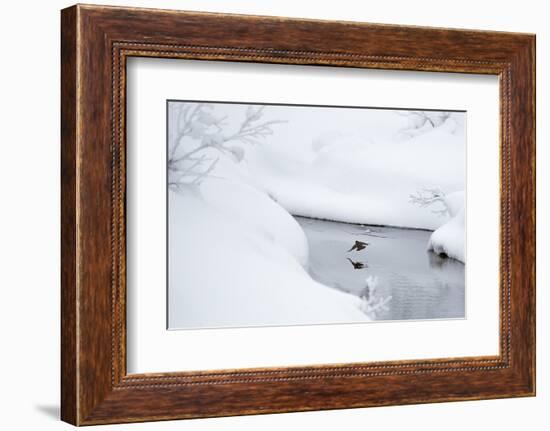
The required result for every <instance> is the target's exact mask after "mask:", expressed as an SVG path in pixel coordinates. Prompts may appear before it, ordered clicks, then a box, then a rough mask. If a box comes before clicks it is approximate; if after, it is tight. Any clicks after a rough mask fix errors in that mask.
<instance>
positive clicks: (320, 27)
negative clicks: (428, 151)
mask: <svg viewBox="0 0 550 431" xmlns="http://www.w3.org/2000/svg"><path fill="white" fill-rule="evenodd" d="M61 39H62V41H61V46H62V94H61V98H62V103H61V105H62V154H61V159H62V340H63V341H62V347H61V348H62V419H63V420H65V421H67V422H69V423H72V424H75V425H88V424H100V423H112V422H137V421H144V420H162V419H175V418H190V417H208V416H222V415H238V414H257V413H272V412H286V411H306V410H317V409H335V408H351V407H366V406H378V405H390V404H411V403H423V402H441V401H448V400H470V399H481V398H502V397H510V396H528V395H534V393H535V136H534V122H535V108H534V98H535V77H534V70H535V37H534V36H533V35H526V34H512V33H499V32H481V31H469V30H468V31H467V30H449V29H433V28H422V27H403V26H389V25H375V24H362V23H351V22H332V21H313V20H297V19H286V18H276V17H252V16H242V15H220V14H205V13H190V12H177V11H163V10H148V9H132V8H117V7H102V6H80V5H79V6H74V7H71V8H68V9H65V10H63V11H62V32H61ZM130 56H146V57H165V58H180V59H200V60H205V61H208V60H221V61H244V62H263V63H284V64H302V65H312V66H315V65H331V66H338V67H359V68H378V69H401V70H425V71H444V72H462V73H484V74H495V75H498V76H499V77H500V105H501V143H500V145H501V219H500V227H501V244H500V245H501V264H500V273H501V281H500V292H501V293H500V299H501V301H500V316H501V327H500V337H501V342H500V354H499V355H498V356H496V357H482V358H479V357H467V358H442V359H432V360H422V361H401V362H381V363H361V364H330V365H326V366H304V367H292V368H267V369H246V370H223V371H209V370H204V371H202V372H181V373H156V374H140V375H127V374H126V366H125V364H126V349H125V334H126V326H125V325H126V320H125V307H126V303H125V298H126V266H125V265H126V260H125V247H126V245H125V216H126V215H125V193H126V183H125V182H126V174H125V154H126V139H125V130H126V111H125V100H126V69H125V68H126V59H127V58H128V57H130Z"/></svg>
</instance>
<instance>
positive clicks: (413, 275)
mask: <svg viewBox="0 0 550 431" xmlns="http://www.w3.org/2000/svg"><path fill="white" fill-rule="evenodd" d="M296 219H297V221H298V222H299V223H300V225H301V226H302V228H303V229H304V231H305V233H306V235H307V238H308V241H309V247H310V258H309V268H308V270H309V272H310V274H311V276H312V277H313V278H314V279H316V280H317V281H319V282H320V283H323V284H325V285H327V286H330V287H333V288H336V289H339V290H342V291H345V292H348V293H351V294H353V295H356V296H358V297H359V298H361V300H362V302H361V303H362V305H361V308H362V311H363V312H364V313H365V314H367V315H368V316H369V317H370V318H372V319H373V320H407V319H448V318H463V317H465V282H464V280H465V277H464V265H463V264H462V263H461V262H458V261H456V260H453V259H448V258H442V257H439V256H437V255H435V254H434V253H432V252H429V251H427V250H426V245H427V243H428V239H429V237H430V234H431V232H430V231H424V230H413V229H401V228H390V227H373V226H366V225H353V224H346V223H338V222H331V221H324V220H315V219H308V218H304V217H296ZM367 238H368V239H367Z"/></svg>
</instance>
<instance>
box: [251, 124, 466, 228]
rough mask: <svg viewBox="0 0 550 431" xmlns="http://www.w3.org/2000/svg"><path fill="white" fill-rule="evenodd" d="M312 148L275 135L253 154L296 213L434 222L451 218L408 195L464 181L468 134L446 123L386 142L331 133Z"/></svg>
mask: <svg viewBox="0 0 550 431" xmlns="http://www.w3.org/2000/svg"><path fill="white" fill-rule="evenodd" d="M295 146H296V147H300V146H305V145H303V144H302V143H296V145H295ZM309 148H310V151H309V152H304V150H301V151H297V152H293V151H280V150H279V149H278V148H277V146H276V145H275V144H271V143H269V144H266V145H265V146H261V147H260V146H258V147H255V148H253V150H254V152H255V153H254V154H252V155H251V156H250V158H249V162H248V169H249V170H250V173H251V176H252V177H254V178H255V180H256V181H257V182H258V183H259V184H260V185H261V187H263V188H264V189H265V190H266V191H267V192H268V193H269V194H270V195H272V196H273V197H274V198H275V199H276V200H277V201H278V202H279V203H280V204H281V205H282V206H283V207H285V208H286V209H287V210H288V211H289V212H290V213H292V214H296V215H302V216H306V217H316V218H322V219H328V220H336V221H345V222H352V223H363V224H374V225H386V226H396V227H408V228H420V229H430V230H434V229H437V228H438V227H440V226H441V225H442V224H443V223H444V222H445V221H446V220H445V219H442V218H441V217H439V216H438V215H436V214H434V213H433V212H432V211H430V210H426V209H425V208H420V207H418V206H415V205H411V203H410V202H409V195H410V194H413V193H415V192H416V191H417V190H419V189H422V188H425V187H438V188H441V189H442V190H444V191H445V192H446V193H449V192H454V191H458V190H462V189H464V175H465V151H464V137H463V135H461V134H453V133H449V131H448V130H446V129H445V128H444V127H443V126H442V127H440V128H438V129H433V130H430V131H428V132H425V133H424V134H421V135H419V136H415V137H413V138H409V139H404V140H398V139H393V140H391V139H390V140H387V141H382V142H381V141H371V140H368V139H367V138H361V137H358V136H339V137H338V136H330V135H329V136H325V137H323V138H317V139H315V140H314V141H313V142H312V143H311V145H310V146H309ZM304 153H305V154H304Z"/></svg>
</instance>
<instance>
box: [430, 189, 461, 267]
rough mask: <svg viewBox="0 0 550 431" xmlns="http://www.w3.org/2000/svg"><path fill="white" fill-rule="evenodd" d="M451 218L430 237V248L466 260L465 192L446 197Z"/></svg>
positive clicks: (441, 253) (437, 252)
mask: <svg viewBox="0 0 550 431" xmlns="http://www.w3.org/2000/svg"><path fill="white" fill-rule="evenodd" d="M445 203H446V205H447V208H448V211H449V214H450V220H449V221H447V222H446V223H445V224H444V225H443V226H441V227H440V228H438V229H436V230H435V231H434V233H432V235H431V237H430V241H429V243H428V250H431V251H433V252H434V253H436V254H439V255H446V256H448V257H451V258H453V259H456V260H459V261H461V262H463V263H464V262H466V249H465V239H466V231H465V223H464V221H465V207H464V192H455V193H451V194H449V195H448V196H446V197H445Z"/></svg>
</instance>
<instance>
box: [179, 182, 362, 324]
mask: <svg viewBox="0 0 550 431" xmlns="http://www.w3.org/2000/svg"><path fill="white" fill-rule="evenodd" d="M169 199H170V200H169V205H170V236H169V237H170V244H169V253H170V267H169V278H170V292H169V327H170V328H172V329H177V328H202V327H236V326H263V325H284V324H316V323H317V324H318V323H342V322H350V321H353V322H361V321H368V320H369V319H368V317H367V316H366V315H365V314H364V313H363V312H362V311H361V300H360V299H359V298H357V297H355V296H352V295H349V294H346V293H343V292H340V291H337V290H334V289H330V288H327V287H326V286H324V285H322V284H320V283H317V282H315V281H314V280H313V279H312V278H311V277H310V276H309V274H308V273H307V271H306V270H305V269H304V267H303V266H302V264H304V263H305V262H306V261H307V255H308V246H307V240H306V238H305V235H304V233H303V231H302V229H301V228H300V226H299V225H298V223H297V222H296V221H295V219H294V218H293V217H292V216H290V215H289V214H288V212H286V211H285V210H284V209H283V208H282V207H280V206H279V205H278V204H276V203H275V202H274V201H273V200H271V199H270V198H269V197H268V196H267V195H265V194H263V193H261V192H258V191H257V190H255V189H253V188H252V187H250V186H249V185H246V184H242V183H239V182H233V181H224V182H223V184H222V183H221V182H219V181H217V180H215V179H210V180H206V181H205V182H204V183H203V184H202V185H201V187H200V194H197V193H194V194H193V193H179V192H175V191H170V195H169ZM189 304H192V306H189Z"/></svg>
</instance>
